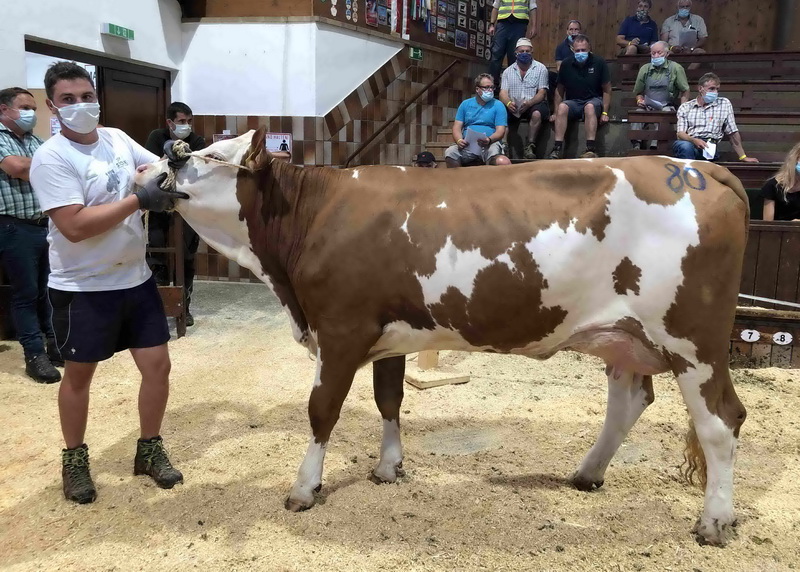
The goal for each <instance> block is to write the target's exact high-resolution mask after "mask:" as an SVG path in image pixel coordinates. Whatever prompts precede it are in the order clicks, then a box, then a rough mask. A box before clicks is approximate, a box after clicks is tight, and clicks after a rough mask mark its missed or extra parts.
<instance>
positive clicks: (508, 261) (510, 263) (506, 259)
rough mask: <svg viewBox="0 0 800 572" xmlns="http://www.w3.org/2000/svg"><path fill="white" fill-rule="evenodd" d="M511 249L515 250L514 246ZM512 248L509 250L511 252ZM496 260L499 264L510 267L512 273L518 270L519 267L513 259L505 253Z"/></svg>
mask: <svg viewBox="0 0 800 572" xmlns="http://www.w3.org/2000/svg"><path fill="white" fill-rule="evenodd" d="M511 248H514V244H512V245H511ZM511 248H509V250H511ZM495 260H496V261H497V262H500V263H501V264H505V265H506V266H508V269H509V270H511V272H515V271H516V270H517V265H516V264H514V261H513V260H511V257H510V256H509V255H508V253H507V252H504V253H503V254H501V255H500V256H498V257H497V258H495Z"/></svg>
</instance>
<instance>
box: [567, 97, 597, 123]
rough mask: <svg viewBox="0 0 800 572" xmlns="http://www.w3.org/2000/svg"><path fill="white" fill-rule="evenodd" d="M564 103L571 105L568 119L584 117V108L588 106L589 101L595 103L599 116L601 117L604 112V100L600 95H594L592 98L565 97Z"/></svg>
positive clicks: (595, 109) (595, 110)
mask: <svg viewBox="0 0 800 572" xmlns="http://www.w3.org/2000/svg"><path fill="white" fill-rule="evenodd" d="M564 103H565V104H566V106H567V107H569V114H568V115H567V118H568V119H572V120H575V119H583V115H584V113H583V108H584V107H586V104H587V103H591V104H592V105H594V112H595V114H596V115H597V117H600V115H601V114H602V113H603V100H602V99H600V98H599V97H593V98H591V99H565V100H564Z"/></svg>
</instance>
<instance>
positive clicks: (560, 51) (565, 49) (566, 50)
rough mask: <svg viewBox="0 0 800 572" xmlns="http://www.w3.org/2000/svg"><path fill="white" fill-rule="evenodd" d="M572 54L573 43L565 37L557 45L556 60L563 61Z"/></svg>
mask: <svg viewBox="0 0 800 572" xmlns="http://www.w3.org/2000/svg"><path fill="white" fill-rule="evenodd" d="M571 55H572V44H571V43H570V41H569V40H567V39H566V38H564V41H563V42H561V43H560V44H558V45H557V46H556V61H557V62H563V61H564V60H565V59H567V58H568V57H570V56H571Z"/></svg>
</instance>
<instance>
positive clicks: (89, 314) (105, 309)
mask: <svg viewBox="0 0 800 572" xmlns="http://www.w3.org/2000/svg"><path fill="white" fill-rule="evenodd" d="M49 297H50V304H51V305H52V307H53V330H54V332H55V336H56V342H57V343H58V349H59V350H61V355H62V356H63V357H64V359H65V360H67V361H76V362H82V363H95V362H99V361H103V360H105V359H108V358H110V357H111V356H113V355H114V354H115V353H116V352H121V351H123V350H127V349H130V348H152V347H156V346H160V345H161V344H165V343H167V341H169V326H168V325H167V316H166V314H165V313H164V304H163V303H162V302H161V295H160V294H159V293H158V289H157V288H156V282H155V280H154V279H153V277H152V276H151V277H150V279H149V280H147V281H146V282H145V283H143V284H141V285H139V286H135V287H134V288H127V289H125V290H107V291H103V292H66V291H64V290H56V289H54V288H50V289H49Z"/></svg>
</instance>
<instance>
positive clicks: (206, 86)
mask: <svg viewBox="0 0 800 572" xmlns="http://www.w3.org/2000/svg"><path fill="white" fill-rule="evenodd" d="M401 48H402V44H401V43H399V42H391V41H388V40H382V39H377V38H373V37H370V36H366V35H360V34H356V33H354V32H349V31H346V30H343V29H341V28H337V27H333V26H324V25H318V24H316V23H311V22H309V23H302V22H294V23H289V24H281V23H274V24H271V23H239V24H233V23H224V24H223V23H208V24H205V23H204V24H184V25H183V49H184V52H185V55H184V58H183V65H182V68H181V72H180V73H179V74H178V78H177V81H176V82H175V83H176V84H177V85H174V86H173V91H175V90H176V89H178V90H179V91H180V92H181V93H182V94H183V97H184V98H185V101H186V102H187V103H189V105H191V107H192V111H194V112H195V113H196V114H198V115H283V116H314V115H318V116H319V115H325V114H326V113H327V112H328V111H330V110H331V109H332V108H333V107H334V106H335V105H337V104H339V103H340V102H341V101H342V100H343V99H344V98H345V96H347V95H348V94H349V93H350V92H351V91H353V90H354V89H355V88H356V87H358V86H359V85H360V84H361V83H362V82H363V81H364V80H366V79H367V78H368V77H369V76H371V75H372V74H373V73H374V72H375V70H376V69H378V68H379V67H380V66H382V65H383V64H384V63H386V62H387V61H388V60H389V59H390V58H391V57H392V56H394V55H395V54H396V53H397V52H398V51H399V50H400V49H401Z"/></svg>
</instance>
